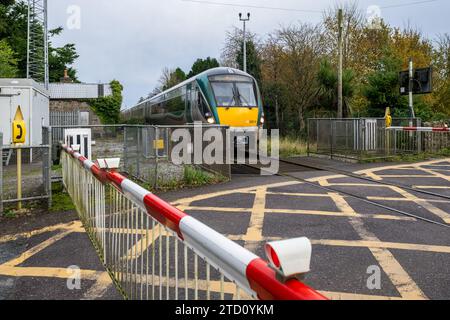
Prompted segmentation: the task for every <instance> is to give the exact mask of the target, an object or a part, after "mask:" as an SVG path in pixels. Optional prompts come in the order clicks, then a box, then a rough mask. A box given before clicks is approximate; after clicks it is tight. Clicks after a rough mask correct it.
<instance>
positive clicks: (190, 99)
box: [122, 67, 265, 133]
mask: <svg viewBox="0 0 450 320" xmlns="http://www.w3.org/2000/svg"><path fill="white" fill-rule="evenodd" d="M122 117H123V120H124V121H125V122H132V123H134V124H144V125H159V126H179V125H189V124H193V123H196V122H201V123H204V124H205V125H223V126H228V127H230V130H237V131H239V132H244V133H247V132H248V133H254V132H257V131H258V129H260V128H261V127H262V126H263V125H264V121H265V119H264V112H263V104H262V99H261V93H260V90H259V87H258V83H257V81H256V80H255V78H254V77H252V76H251V75H250V74H248V73H245V72H243V71H241V70H237V69H234V68H225V67H219V68H213V69H209V70H207V71H205V72H203V73H200V74H198V75H196V76H194V77H192V78H190V79H188V80H186V81H184V82H182V83H180V84H178V85H176V86H174V87H172V88H170V89H168V90H166V91H164V92H161V93H160V94H158V95H156V96H154V97H151V98H148V99H146V100H144V101H142V102H140V103H138V104H137V105H136V106H133V107H131V108H128V109H126V110H124V111H123V112H122Z"/></svg>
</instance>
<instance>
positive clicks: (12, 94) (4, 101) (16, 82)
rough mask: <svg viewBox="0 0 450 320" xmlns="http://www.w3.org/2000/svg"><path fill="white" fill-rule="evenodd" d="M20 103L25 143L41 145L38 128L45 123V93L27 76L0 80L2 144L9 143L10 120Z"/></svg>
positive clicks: (46, 100)
mask: <svg viewBox="0 0 450 320" xmlns="http://www.w3.org/2000/svg"><path fill="white" fill-rule="evenodd" d="M18 106H20V108H21V110H22V113H23V116H24V120H25V125H26V129H27V135H26V141H25V145H34V146H36V145H40V144H42V127H43V126H48V125H49V118H50V116H49V94H48V92H47V91H46V90H45V89H44V87H43V86H41V85H40V84H38V83H37V82H35V81H34V80H31V79H0V132H2V133H3V145H4V146H5V145H10V144H11V143H12V136H11V131H12V121H13V120H14V116H15V114H16V110H17V107H18Z"/></svg>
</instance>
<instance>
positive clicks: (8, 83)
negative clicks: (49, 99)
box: [0, 78, 49, 96]
mask: <svg viewBox="0 0 450 320" xmlns="http://www.w3.org/2000/svg"><path fill="white" fill-rule="evenodd" d="M0 87H3V88H5V87H7V88H33V89H35V90H37V91H39V92H41V93H42V94H43V95H45V96H48V95H49V92H48V91H47V90H45V88H44V86H43V85H42V84H41V83H38V82H36V81H34V80H33V79H20V78H0Z"/></svg>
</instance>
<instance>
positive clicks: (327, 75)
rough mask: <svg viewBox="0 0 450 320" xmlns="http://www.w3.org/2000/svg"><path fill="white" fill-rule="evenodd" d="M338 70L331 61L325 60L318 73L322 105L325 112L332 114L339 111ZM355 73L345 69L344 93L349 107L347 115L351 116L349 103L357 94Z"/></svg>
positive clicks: (343, 78)
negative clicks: (328, 111) (355, 93)
mask: <svg viewBox="0 0 450 320" xmlns="http://www.w3.org/2000/svg"><path fill="white" fill-rule="evenodd" d="M336 70H337V69H336V68H335V67H334V66H332V64H331V63H330V61H328V60H326V59H324V60H322V62H321V63H320V67H319V72H318V75H317V77H318V81H319V85H320V89H321V91H320V96H319V100H320V105H321V106H322V107H323V108H324V109H325V110H330V111H332V112H336V110H337V99H338V97H337V92H338V76H337V72H336ZM353 79H354V73H353V71H352V70H349V69H345V70H344V73H343V77H342V80H343V88H342V93H343V97H344V103H345V106H346V107H347V114H350V112H349V111H350V110H348V108H349V105H348V101H349V99H351V98H352V97H353V94H354V92H355V90H354V84H353Z"/></svg>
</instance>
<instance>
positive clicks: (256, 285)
mask: <svg viewBox="0 0 450 320" xmlns="http://www.w3.org/2000/svg"><path fill="white" fill-rule="evenodd" d="M63 149H64V150H65V151H66V152H67V153H68V154H70V155H71V156H72V157H73V158H75V159H78V161H79V162H80V165H81V166H82V167H84V168H85V169H86V170H88V171H90V172H91V173H92V174H93V175H94V176H95V177H96V178H97V179H98V180H99V181H101V182H102V183H109V184H112V185H113V186H114V187H115V188H116V189H117V190H119V191H120V192H121V193H123V194H124V195H125V196H126V197H127V198H129V199H132V200H133V202H134V203H135V204H136V205H138V206H140V207H141V208H142V209H144V210H145V211H146V212H147V213H148V214H149V215H150V216H151V217H152V218H153V219H155V220H157V221H158V222H159V223H161V224H162V225H164V226H166V227H167V228H169V229H170V230H172V231H174V232H175V233H176V234H177V235H178V237H179V238H180V240H182V241H183V242H185V243H186V245H187V246H188V247H190V248H191V249H192V250H193V251H194V252H195V253H196V254H197V255H199V256H200V257H203V258H205V259H206V260H207V261H208V262H209V263H210V264H211V265H212V266H214V267H215V268H217V269H219V270H221V271H222V272H223V274H224V275H225V276H226V277H227V278H229V279H230V280H232V281H234V282H235V283H236V284H237V285H238V286H239V287H241V288H242V289H244V290H245V291H247V293H249V294H250V295H252V296H253V297H257V298H259V299H261V300H326V299H327V298H326V297H324V296H323V295H321V294H320V293H318V292H317V291H315V290H314V289H312V288H310V287H308V286H307V285H305V284H303V283H302V282H300V281H298V280H296V279H292V280H288V281H287V282H286V283H283V282H280V281H279V280H278V279H277V277H276V273H275V270H273V269H272V268H270V267H269V265H268V262H266V261H264V260H263V259H261V258H260V257H258V256H256V255H255V254H253V253H252V252H250V251H248V250H247V249H245V248H243V247H242V246H240V245H238V244H237V243H235V242H233V241H231V240H230V239H228V238H226V237H224V236H223V235H221V234H219V233H218V232H216V231H215V230H213V229H211V228H210V227H208V226H207V225H205V224H203V223H202V222H200V221H198V220H196V219H195V218H193V217H191V216H189V215H187V214H186V213H184V212H182V211H180V210H178V209H177V208H175V207H173V206H172V205H170V204H168V203H167V202H165V201H163V200H161V199H160V198H158V197H157V196H155V195H154V194H152V193H151V192H149V191H147V190H145V189H144V188H142V187H140V186H139V185H138V184H136V183H134V182H133V181H131V180H129V179H127V178H125V177H124V176H122V175H121V174H119V173H117V172H115V171H111V170H101V169H100V168H99V167H98V166H97V165H96V164H94V163H93V162H92V161H89V160H88V159H86V158H85V157H83V156H81V155H80V154H79V153H77V152H74V151H73V150H72V149H71V148H68V147H67V146H63Z"/></svg>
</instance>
